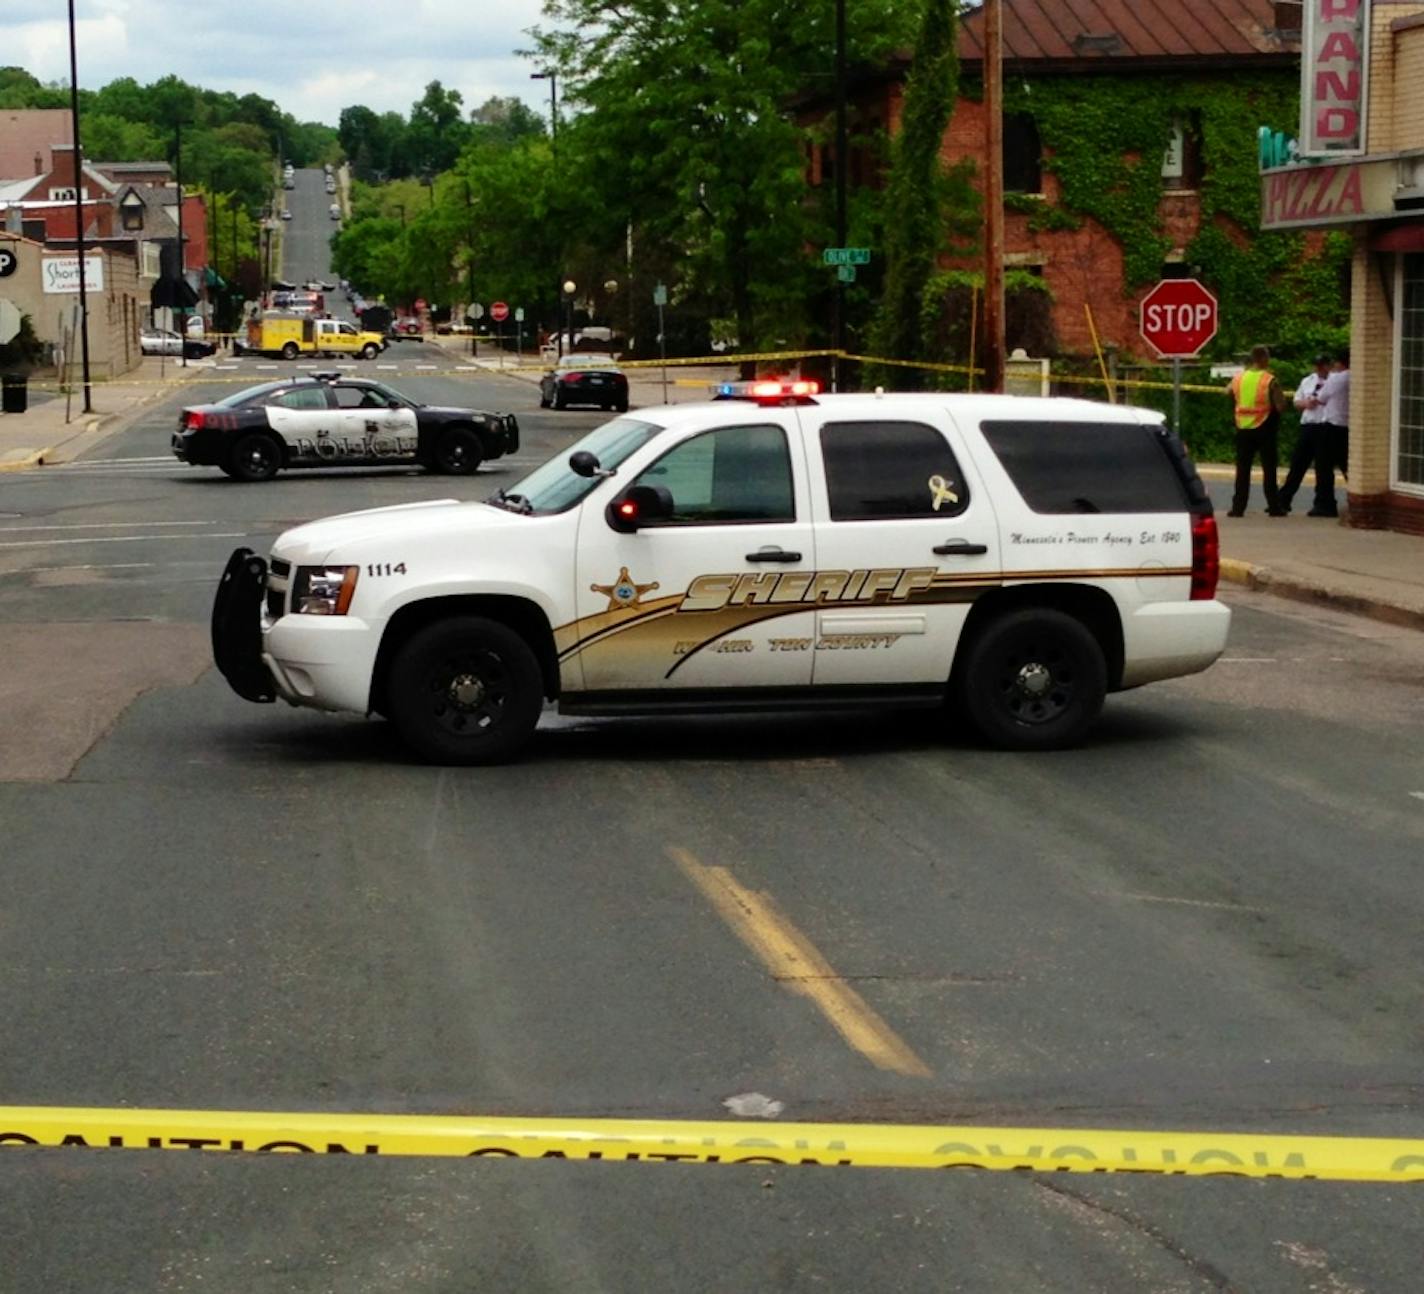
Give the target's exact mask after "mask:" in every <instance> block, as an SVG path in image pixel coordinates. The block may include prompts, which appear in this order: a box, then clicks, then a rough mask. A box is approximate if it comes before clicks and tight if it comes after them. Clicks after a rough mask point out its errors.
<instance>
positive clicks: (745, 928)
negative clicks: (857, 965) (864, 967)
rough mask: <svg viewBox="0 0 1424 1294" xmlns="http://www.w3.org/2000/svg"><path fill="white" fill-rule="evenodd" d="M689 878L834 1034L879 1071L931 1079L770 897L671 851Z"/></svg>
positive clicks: (774, 975)
mask: <svg viewBox="0 0 1424 1294" xmlns="http://www.w3.org/2000/svg"><path fill="white" fill-rule="evenodd" d="M668 855H669V856H670V857H671V858H672V860H673V862H675V863H676V864H677V865H678V867H679V868H681V870H682V874H683V875H684V876H686V877H687V879H688V880H689V881H691V882H692V883H693V885H695V886H696V887H697V888H698V889H699V890H701V891H702V894H703V896H704V897H705V898H706V899H707V901H708V902H709V903H711V904H712V906H713V907H714V908H715V909H716V910H717V913H718V915H719V916H721V918H722V919H723V920H724V921H725V922H726V923H727V924H728V925H729V926H731V928H732V933H733V934H735V935H736V936H737V938H738V939H740V940H741V941H742V942H743V943H744V944H745V945H746V946H747V947H748V948H749V949H751V951H752V952H754V953H755V954H756V955H757V956H758V957H759V958H760V959H761V961H762V964H763V965H765V966H766V968H767V970H768V971H770V972H771V975H772V978H773V979H775V980H777V981H778V982H779V983H782V984H783V985H784V986H785V987H786V988H787V989H788V990H790V991H791V992H793V993H799V994H800V995H801V996H802V997H806V998H810V1000H811V1001H812V1002H813V1003H814V1004H815V1005H816V1006H817V1007H819V1008H820V1010H821V1013H822V1014H823V1015H824V1016H825V1017H826V1019H827V1020H829V1021H830V1022H831V1024H832V1025H833V1026H834V1027H835V1029H836V1031H837V1032H838V1033H839V1034H840V1035H841V1037H842V1038H844V1039H845V1040H846V1042H848V1043H849V1044H850V1045H851V1046H852V1047H853V1048H855V1050H856V1051H858V1052H860V1054H861V1055H862V1056H864V1057H865V1058H866V1059H867V1060H869V1061H870V1063H871V1064H873V1065H874V1066H876V1068H877V1069H886V1070H890V1071H891V1072H893V1073H896V1074H909V1075H912V1076H913V1077H916V1078H929V1077H930V1068H929V1066H928V1065H926V1064H925V1062H924V1061H922V1060H921V1059H920V1058H919V1057H918V1056H917V1055H915V1053H914V1052H913V1051H912V1050H911V1049H910V1047H909V1046H908V1044H906V1043H905V1041H904V1040H903V1039H902V1038H901V1037H900V1036H899V1035H898V1034H897V1033H896V1032H895V1031H894V1030H893V1029H892V1028H891V1027H890V1026H889V1025H888V1024H886V1023H885V1021H884V1020H882V1019H881V1018H880V1017H879V1016H878V1015H877V1014H876V1013H875V1012H874V1011H873V1010H872V1009H871V1007H870V1004H869V1003H868V1002H866V1000H865V999H864V998H863V997H861V996H860V994H859V993H857V992H856V991H855V990H854V989H853V988H851V987H850V986H849V985H847V984H846V983H845V981H844V980H843V979H841V978H840V977H839V976H838V975H837V974H836V972H835V971H834V970H833V969H832V967H831V964H830V963H829V962H828V961H827V960H826V959H825V958H824V957H823V956H822V955H821V953H820V950H819V949H817V948H816V946H815V945H814V944H813V943H812V942H811V941H810V940H809V939H807V938H806V936H805V935H803V934H802V933H801V932H800V931H799V930H797V929H796V927H795V926H793V925H792V924H791V922H790V920H789V919H788V918H787V917H786V916H785V915H784V914H783V913H782V912H781V911H780V910H779V909H778V908H777V906H776V904H775V902H774V901H773V900H772V898H771V896H770V895H769V894H763V893H757V892H755V891H753V890H749V889H747V888H746V887H745V886H743V885H741V884H739V883H738V882H737V880H736V878H735V877H734V876H733V875H732V874H731V873H730V872H729V871H728V870H727V869H726V868H725V867H708V866H706V865H704V864H703V863H700V862H698V861H697V859H696V858H694V857H693V856H692V855H691V854H690V853H688V851H687V850H685V849H680V848H678V847H676V846H673V847H672V848H670V849H669V850H668Z"/></svg>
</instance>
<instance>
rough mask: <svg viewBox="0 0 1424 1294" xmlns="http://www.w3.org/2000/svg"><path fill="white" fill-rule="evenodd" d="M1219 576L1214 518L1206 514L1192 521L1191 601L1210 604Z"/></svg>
mask: <svg viewBox="0 0 1424 1294" xmlns="http://www.w3.org/2000/svg"><path fill="white" fill-rule="evenodd" d="M1220 575H1221V542H1220V540H1219V539H1218V537H1217V533H1216V518H1215V517H1214V516H1212V515H1211V513H1207V514H1206V515H1205V516H1203V517H1197V518H1195V519H1194V520H1193V521H1192V601H1193V602H1210V601H1211V600H1212V598H1214V597H1215V596H1216V581H1217V579H1218V578H1219V577H1220Z"/></svg>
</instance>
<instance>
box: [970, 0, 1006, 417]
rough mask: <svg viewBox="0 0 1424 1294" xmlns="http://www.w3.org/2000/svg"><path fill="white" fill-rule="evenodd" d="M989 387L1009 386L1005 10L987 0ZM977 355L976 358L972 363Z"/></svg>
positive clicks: (995, 1) (986, 377) (986, 361)
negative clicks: (1006, 380) (1006, 364)
mask: <svg viewBox="0 0 1424 1294" xmlns="http://www.w3.org/2000/svg"><path fill="white" fill-rule="evenodd" d="M984 152H985V157H984V389H985V390H986V391H1003V389H1004V9H1003V0H985V3H984ZM973 362H974V357H973V356H972V355H971V356H970V364H971V366H972V364H973Z"/></svg>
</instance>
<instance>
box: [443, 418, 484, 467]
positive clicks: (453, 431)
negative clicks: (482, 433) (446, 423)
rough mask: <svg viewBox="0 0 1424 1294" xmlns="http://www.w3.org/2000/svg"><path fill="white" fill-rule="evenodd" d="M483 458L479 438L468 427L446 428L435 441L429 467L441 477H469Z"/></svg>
mask: <svg viewBox="0 0 1424 1294" xmlns="http://www.w3.org/2000/svg"><path fill="white" fill-rule="evenodd" d="M483 457H484V453H483V448H482V446H481V445H480V438H479V437H478V436H476V435H475V433H474V432H473V431H471V430H470V429H469V428H468V427H447V428H446V429H445V430H444V431H442V432H441V433H440V435H439V437H438V438H437V439H436V441H435V450H434V452H433V454H432V455H431V461H430V466H431V468H432V469H433V470H434V471H436V472H439V473H440V474H441V475H442V476H470V475H471V474H473V473H474V472H477V471H479V470H480V462H481V460H482V459H483Z"/></svg>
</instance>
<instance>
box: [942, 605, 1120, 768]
mask: <svg viewBox="0 0 1424 1294" xmlns="http://www.w3.org/2000/svg"><path fill="white" fill-rule="evenodd" d="M961 677H962V680H963V685H962V686H963V691H962V695H961V696H960V698H958V699H959V700H960V702H961V703H962V705H963V708H964V710H965V712H967V714H968V715H969V718H970V719H971V721H972V722H973V724H974V726H975V727H976V728H978V729H979V731H980V733H981V734H982V735H983V736H984V738H985V740H986V741H988V742H989V743H990V744H991V745H994V746H998V747H1000V748H1001V749H1004V750H1053V749H1057V748H1060V747H1064V746H1072V745H1074V744H1076V743H1077V742H1078V741H1080V740H1081V739H1082V737H1083V736H1084V734H1085V733H1086V732H1087V731H1088V728H1089V727H1090V726H1091V725H1092V723H1093V721H1094V720H1095V719H1096V718H1097V717H1098V713H1099V712H1100V711H1101V710H1102V708H1103V697H1104V696H1105V695H1106V693H1107V662H1106V661H1105V660H1104V658H1103V649H1102V647H1101V645H1100V644H1099V643H1098V640H1097V639H1096V638H1095V637H1094V636H1093V634H1092V632H1091V631H1090V630H1089V629H1088V628H1087V626H1086V625H1084V624H1083V622H1082V621H1081V620H1077V619H1074V617H1072V616H1070V615H1067V614H1066V613H1064V612H1062V611H1055V610H1052V609H1050V608H1048V607H1042V608H1026V609H1024V610H1022V611H1014V612H1011V613H1010V614H1008V615H1005V616H1001V617H1000V618H999V619H997V620H992V621H990V622H989V624H988V625H986V626H985V627H984V628H983V629H982V630H980V632H979V633H978V634H977V635H976V636H975V638H974V640H973V642H972V643H970V645H969V652H968V657H967V659H966V661H965V667H964V670H963V673H962V675H961Z"/></svg>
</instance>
